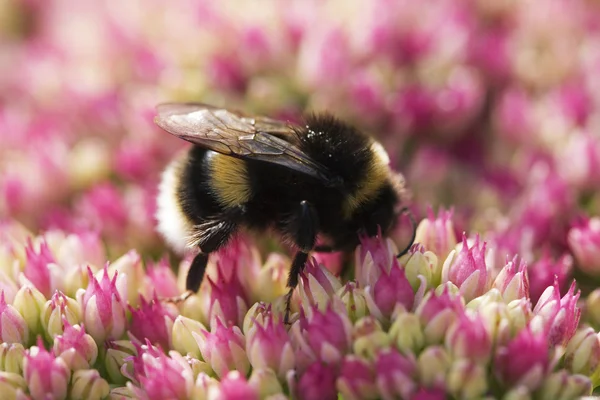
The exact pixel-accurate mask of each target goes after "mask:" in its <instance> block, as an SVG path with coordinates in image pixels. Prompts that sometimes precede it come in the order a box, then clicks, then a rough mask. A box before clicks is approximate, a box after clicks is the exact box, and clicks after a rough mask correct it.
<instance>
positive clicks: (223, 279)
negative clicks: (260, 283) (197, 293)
mask: <svg viewBox="0 0 600 400" xmlns="http://www.w3.org/2000/svg"><path fill="white" fill-rule="evenodd" d="M228 264H229V263H228V262H227V261H226V260H220V261H217V266H218V267H217V268H218V272H217V273H218V276H217V278H216V279H214V280H213V279H212V278H210V277H208V278H207V280H208V283H209V285H210V286H209V288H210V289H209V291H210V298H209V304H210V305H209V310H208V316H209V321H210V326H211V329H214V326H215V324H216V323H217V320H221V321H222V322H223V323H224V324H226V325H240V324H241V323H242V322H243V320H244V316H245V315H246V312H247V311H248V301H247V295H246V291H245V289H244V286H243V285H242V283H241V282H240V279H239V277H238V275H237V274H236V273H235V270H232V271H227V269H228V268H230V266H228ZM234 268H235V267H234Z"/></svg>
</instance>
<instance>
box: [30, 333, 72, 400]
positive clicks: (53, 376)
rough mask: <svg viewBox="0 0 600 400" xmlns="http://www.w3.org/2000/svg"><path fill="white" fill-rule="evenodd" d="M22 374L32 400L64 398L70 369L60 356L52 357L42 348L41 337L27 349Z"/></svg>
mask: <svg viewBox="0 0 600 400" xmlns="http://www.w3.org/2000/svg"><path fill="white" fill-rule="evenodd" d="M23 376H24V377H25V381H26V382H27V386H28V387H29V394H30V395H31V398H32V399H34V400H38V399H39V400H45V399H47V398H48V395H50V396H51V397H52V398H54V399H65V398H66V397H67V387H68V384H69V380H70V378H71V371H70V370H69V367H68V366H67V364H66V363H65V361H64V360H63V359H62V358H60V357H54V355H53V354H52V353H49V352H48V351H46V349H44V346H43V343H42V341H41V339H38V345H37V346H33V347H32V348H30V349H29V350H28V351H27V354H26V356H25V361H24V364H23Z"/></svg>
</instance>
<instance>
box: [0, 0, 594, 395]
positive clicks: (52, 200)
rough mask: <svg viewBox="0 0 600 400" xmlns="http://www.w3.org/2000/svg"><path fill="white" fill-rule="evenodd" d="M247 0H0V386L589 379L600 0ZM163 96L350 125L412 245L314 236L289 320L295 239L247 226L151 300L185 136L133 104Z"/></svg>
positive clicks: (224, 390)
mask: <svg viewBox="0 0 600 400" xmlns="http://www.w3.org/2000/svg"><path fill="white" fill-rule="evenodd" d="M259 3H260V5H257V4H258V3H256V2H248V1H243V0H227V1H213V0H174V1H164V0H128V1H126V2H110V1H108V2H103V1H80V2H73V1H66V0H47V1H39V0H2V1H0V397H1V398H7V399H11V398H15V399H27V398H31V399H47V398H72V399H78V398H82V399H94V398H113V399H121V398H141V399H167V398H199V399H253V398H260V399H262V398H271V399H279V398H284V397H285V398H287V397H293V398H297V399H313V398H314V399H328V398H338V397H342V398H344V399H371V398H373V399H380V398H381V399H398V398H401V399H421V400H424V399H437V398H440V399H441V398H456V399H459V398H490V399H491V398H499V399H507V400H508V399H529V398H531V399H572V398H578V397H580V396H585V395H589V394H591V393H593V392H594V389H595V388H596V387H597V386H598V385H599V376H598V374H599V372H598V363H599V362H600V361H599V356H600V355H599V352H600V350H599V345H598V335H597V332H598V331H599V330H600V289H598V287H599V286H600V178H599V176H600V175H599V174H598V173H597V171H598V170H599V169H600V90H598V89H599V87H600V80H599V78H598V77H599V75H598V71H599V70H600V46H598V45H597V44H598V43H599V40H600V3H599V2H597V1H592V0H536V1H535V2H533V1H514V0H496V1H493V0H492V1H490V0H470V1H464V0H437V1H435V2H420V1H410V0H289V1H282V0H261V1H260V2H259ZM164 101H200V102H205V103H211V104H215V105H218V106H224V107H227V108H232V109H240V110H244V111H246V112H249V113H260V114H266V115H269V116H272V117H276V118H282V119H289V120H294V121H296V120H298V118H299V116H300V115H301V114H302V113H303V112H305V111H323V110H327V111H329V112H331V113H333V114H334V115H336V116H339V117H341V118H343V119H344V120H347V121H348V122H350V123H353V124H355V125H356V126H357V127H358V128H360V129H362V130H364V131H366V132H370V133H371V134H373V135H374V136H375V137H376V138H377V139H378V140H379V141H380V142H381V143H382V144H383V145H384V146H385V148H386V149H387V151H388V153H389V154H390V159H391V165H392V166H393V167H394V168H395V169H397V170H399V171H401V172H402V173H403V174H404V176H405V178H406V182H407V185H408V188H409V189H410V192H411V195H412V198H411V199H410V200H412V201H411V202H410V204H409V205H410V208H411V210H412V212H413V214H414V215H415V216H416V217H417V219H418V220H420V221H421V223H420V224H419V228H418V232H417V241H416V244H415V245H414V246H413V247H412V248H411V249H410V251H409V253H408V254H406V255H405V256H403V257H402V258H401V259H399V260H396V259H395V257H394V254H395V252H396V251H397V248H396V246H395V243H396V244H398V246H399V247H402V245H401V244H404V243H405V242H406V240H408V238H407V235H408V233H407V232H406V229H399V231H398V232H394V234H393V235H392V236H391V237H390V238H372V239H367V238H363V239H362V244H361V246H360V247H359V248H358V249H356V252H355V254H354V258H353V259H347V257H345V256H344V255H340V254H315V255H314V259H312V258H311V260H310V262H309V263H308V265H307V266H306V269H305V272H304V274H303V275H302V277H301V279H300V284H299V286H298V289H297V290H296V291H295V293H294V296H293V299H292V304H293V310H292V311H293V315H292V317H293V318H292V323H291V324H290V325H285V324H283V322H282V313H283V309H284V300H283V297H282V296H283V295H284V294H285V293H286V288H285V283H286V279H287V271H288V268H289V264H290V259H289V258H288V256H289V255H290V254H291V253H289V252H286V251H281V252H271V251H272V249H273V247H272V246H270V244H269V243H266V244H265V240H264V239H263V238H258V237H253V238H238V239H236V240H234V241H232V242H231V243H230V244H229V245H228V246H227V247H226V248H224V249H223V250H222V251H220V252H218V253H217V254H213V255H212V256H211V260H210V263H209V271H208V274H207V277H206V279H205V280H204V282H203V284H202V287H201V290H200V291H199V293H198V294H197V295H194V296H192V297H190V298H189V299H187V300H186V301H185V302H174V301H172V300H173V299H175V298H177V297H178V296H180V295H181V294H182V292H183V288H184V280H185V275H186V271H187V268H189V264H190V259H188V258H184V259H183V260H180V259H173V257H171V258H169V256H170V253H168V250H167V248H166V247H165V244H164V242H163V241H162V240H161V239H160V238H159V237H158V235H157V234H156V231H155V224H156V221H155V218H154V214H155V209H156V204H155V198H156V191H157V186H158V181H159V178H160V173H161V171H162V170H163V168H164V167H165V166H166V164H167V163H168V162H169V160H170V159H171V158H172V157H174V156H175V155H176V154H177V153H178V152H179V151H181V150H182V149H184V144H183V143H181V141H179V140H177V139H175V138H173V137H171V136H170V135H168V134H165V133H164V132H162V131H161V130H159V129H158V128H156V127H155V126H154V124H153V122H152V118H153V116H154V106H155V105H156V104H157V103H160V102H164ZM429 206H432V207H433V208H435V209H439V210H441V211H439V214H438V215H437V216H435V215H434V214H433V213H432V212H431V211H429V209H428V207H429ZM445 209H452V210H453V211H452V212H448V211H444V210H445ZM405 226H406V224H405V223H404V221H401V223H400V227H401V228H403V227H405ZM463 232H464V233H463ZM132 249H133V250H132ZM266 249H269V251H267V250H266ZM284 254H285V255H284ZM597 392H598V391H596V394H597Z"/></svg>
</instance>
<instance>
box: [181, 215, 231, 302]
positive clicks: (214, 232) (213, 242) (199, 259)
mask: <svg viewBox="0 0 600 400" xmlns="http://www.w3.org/2000/svg"><path fill="white" fill-rule="evenodd" d="M242 212H243V210H242V209H240V208H234V209H230V210H228V211H227V213H224V214H222V215H221V216H220V217H219V218H218V219H216V218H215V219H211V220H208V221H206V222H204V223H202V224H201V225H198V227H197V229H198V231H197V234H196V235H195V236H196V239H197V240H196V244H197V245H198V247H199V248H200V252H199V253H198V254H197V255H196V257H195V258H194V261H192V265H190V269H189V270H188V274H187V278H186V280H185V288H186V290H187V291H188V292H192V293H196V292H197V291H198V289H200V284H201V283H202V279H204V272H205V271H206V264H208V255H209V254H210V253H212V252H213V251H217V250H219V249H220V248H221V247H223V246H224V245H225V244H226V243H227V241H229V238H230V237H231V235H232V234H233V233H234V232H235V231H236V230H237V228H238V224H239V220H240V216H241V213H242Z"/></svg>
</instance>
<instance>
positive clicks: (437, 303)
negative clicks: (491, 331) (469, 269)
mask: <svg viewBox="0 0 600 400" xmlns="http://www.w3.org/2000/svg"><path fill="white" fill-rule="evenodd" d="M462 309H463V305H462V302H461V299H460V296H455V295H452V294H450V291H449V290H448V289H447V288H445V289H444V290H443V291H442V293H441V294H439V295H438V294H436V293H435V292H430V293H429V294H427V296H425V298H424V299H423V301H422V302H421V304H419V307H417V309H416V311H415V314H416V315H417V316H418V317H419V319H420V320H421V324H422V325H423V327H424V334H425V343H427V344H434V343H440V342H441V341H442V339H443V338H444V336H445V335H446V331H447V330H448V328H449V327H450V325H452V323H453V322H454V321H455V320H456V319H457V317H458V315H459V313H460V312H461V311H462Z"/></svg>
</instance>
